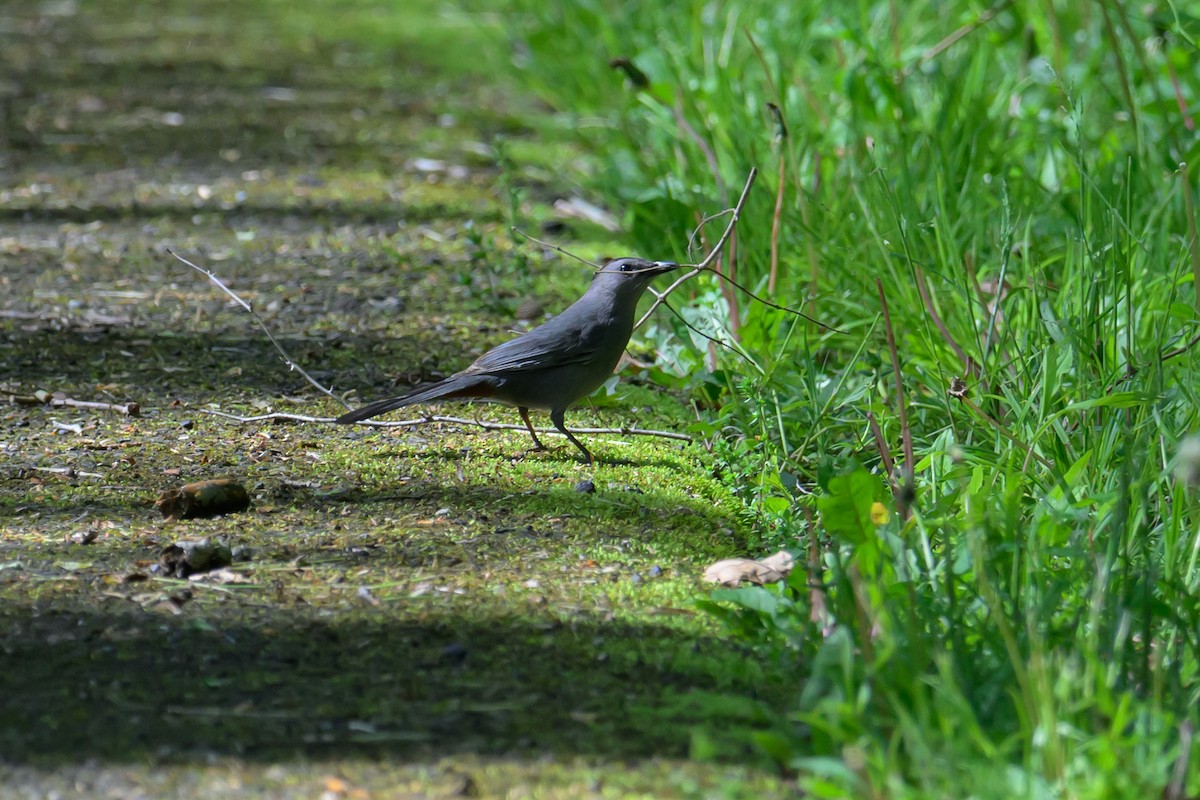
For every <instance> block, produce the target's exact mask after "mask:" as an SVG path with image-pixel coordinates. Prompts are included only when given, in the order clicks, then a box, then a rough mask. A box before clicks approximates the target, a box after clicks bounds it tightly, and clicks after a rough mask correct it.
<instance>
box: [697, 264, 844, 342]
mask: <svg viewBox="0 0 1200 800" xmlns="http://www.w3.org/2000/svg"><path fill="white" fill-rule="evenodd" d="M707 271H708V272H711V273H713V274H714V275H718V276H720V277H721V279H722V280H726V281H729V283H731V284H733V286H735V287H736V288H737V289H738V290H739V291H741V292H742V294H744V295H746V296H747V297H749V298H750V299H752V300H756V301H758V302H759V303H762V304H763V305H764V306H768V307H770V308H773V309H775V310H777V311H785V312H787V313H788V314H793V315H795V316H797V317H800V318H801V319H806V320H808V321H809V322H811V323H813V324H814V325H818V326H820V327H821V328H823V329H824V330H827V331H829V332H830V333H841V334H845V333H846V331H844V330H841V329H840V328H835V327H833V326H832V325H828V324H826V323H824V322H821V320H819V319H814V318H813V317H810V316H809V315H808V314H805V313H804V312H803V311H797V310H796V309H794V308H789V307H788V306H781V305H779V303H775V302H772V301H770V300H768V299H767V298H765V297H763V296H761V295H757V294H755V293H754V292H752V291H750V290H749V289H748V288H746V287H745V286H743V285H742V284H740V283H738V282H737V281H735V280H734V279H733V278H730V277H729V276H727V275H722V274H721V273H720V272H717V271H716V270H714V269H709V270H707Z"/></svg>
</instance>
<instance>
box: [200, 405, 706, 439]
mask: <svg viewBox="0 0 1200 800" xmlns="http://www.w3.org/2000/svg"><path fill="white" fill-rule="evenodd" d="M199 411H200V413H202V414H211V415H212V416H214V417H221V418H223V419H230V420H233V421H234V422H267V421H269V420H286V421H289V422H324V423H329V424H331V425H332V424H335V423H336V421H337V420H336V418H335V417H310V416H307V415H305V414H287V413H284V412H275V413H272V414H256V415H254V416H251V417H243V416H240V415H238V414H230V413H228V412H225V411H216V410H215V409H211V408H201V409H199ZM430 422H449V423H451V424H454V425H477V426H478V427H480V428H483V429H484V430H485V431H527V430H529V429H528V428H526V427H525V426H524V425H513V424H509V423H507V422H488V421H486V420H482V419H466V418H464V417H446V416H442V415H441V414H430V415H428V416H424V417H419V418H416V419H398V420H393V421H391V422H377V421H375V420H360V421H358V422H356V423H354V424H355V425H360V426H363V427H367V428H412V427H415V426H417V425H425V424H427V423H430ZM534 430H535V431H537V432H538V433H545V434H550V435H552V436H553V435H559V436H561V435H562V434H561V433H560V432H559V431H557V430H555V429H554V428H534ZM571 432H572V433H587V434H593V433H612V434H618V435H621V436H657V437H658V438H660V439H674V440H676V441H679V442H690V441H692V437H690V436H688V435H687V434H686V433H675V432H674V431H654V430H648V429H645V428H572V429H571Z"/></svg>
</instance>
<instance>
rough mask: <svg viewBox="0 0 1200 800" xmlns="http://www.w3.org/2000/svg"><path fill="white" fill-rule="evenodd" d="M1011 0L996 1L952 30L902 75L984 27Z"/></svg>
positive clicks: (904, 75) (909, 73) (906, 74)
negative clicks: (972, 19) (970, 20)
mask: <svg viewBox="0 0 1200 800" xmlns="http://www.w3.org/2000/svg"><path fill="white" fill-rule="evenodd" d="M1011 2H1012V0H1000V2H999V3H996V4H995V5H994V6H992V7H991V8H989V9H987V10H986V11H984V12H983V13H982V14H980V15H979V17H978V18H977V19H976V20H975V21H974V22H968V23H967V24H966V25H963V26H961V27H959V28H958V29H957V30H955V31H953V32H951V33H950V34H949V35H948V36H946V37H945V38H943V39H942V40H941V41H940V42H938V43H937V44H935V45H933V46H932V47H930V48H929V49H928V50H926V51H925V52H924V53H922V54H921V57H920V58H918V59H917V61H916V63H915V64H910V65H909V66H908V67H906V68H905V69H904V70H903V71H902V72H901V73H900V75H901V77H905V78H907V77H908V76H909V75H911V74H912V73H913V71H914V70H915V69H916V68H917V67H919V66H922V65H924V64H926V63H928V62H930V61H932V60H933V59H935V58H937V57H938V56H940V55H941V54H942V53H944V52H946V51H947V50H949V49H950V47H951V46H952V45H954V44H955V43H956V42H958V41H959V40H960V39H962V38H963V37H965V36H969V35H970V34H972V33H974V32H975V31H976V30H978V29H979V28H982V27H983V26H984V25H986V24H988V23H989V22H991V21H992V20H993V19H995V17H996V15H997V14H999V13H1000V12H1001V11H1003V10H1004V9H1005V8H1006V7H1007V6H1008V5H1009V3H1011Z"/></svg>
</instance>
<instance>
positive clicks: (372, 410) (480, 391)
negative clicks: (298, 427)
mask: <svg viewBox="0 0 1200 800" xmlns="http://www.w3.org/2000/svg"><path fill="white" fill-rule="evenodd" d="M496 381H497V379H496V378H494V377H492V376H490V375H451V376H450V377H449V378H446V379H445V380H444V381H438V382H437V383H430V384H427V385H425V386H419V387H417V388H416V389H415V390H414V391H411V392H409V393H408V394H405V395H400V396H399V397H388V398H385V399H383V400H376V401H375V402H374V403H368V404H367V405H365V406H363V407H362V408H356V409H355V410H353V411H349V412H347V413H345V414H342V415H341V416H340V417H338V418H337V420H335V421H336V422H337V423H339V424H341V425H347V424H349V423H351V422H359V421H360V420H364V419H370V418H371V417H377V416H379V415H380V414H386V413H387V412H389V411H392V410H394V409H397V408H403V407H404V406H412V405H416V404H417V403H432V402H436V401H438V400H456V399H467V398H471V397H490V396H491V395H492V393H493V392H494V391H495V390H496V388H497V386H496Z"/></svg>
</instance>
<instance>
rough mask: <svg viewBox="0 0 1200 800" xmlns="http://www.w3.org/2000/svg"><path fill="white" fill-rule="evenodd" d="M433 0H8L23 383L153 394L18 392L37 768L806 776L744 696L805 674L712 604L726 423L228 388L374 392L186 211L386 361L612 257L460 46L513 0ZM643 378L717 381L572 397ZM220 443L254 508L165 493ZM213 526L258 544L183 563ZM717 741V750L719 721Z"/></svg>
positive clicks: (728, 520) (664, 789)
mask: <svg viewBox="0 0 1200 800" xmlns="http://www.w3.org/2000/svg"><path fill="white" fill-rule="evenodd" d="M397 5H404V6H405V10H404V11H398V10H387V9H385V8H380V9H377V8H373V7H371V6H370V5H369V4H366V3H349V4H333V3H320V2H317V3H309V4H305V8H304V9H303V10H297V9H293V8H292V6H291V4H285V3H275V2H270V1H269V0H262V2H238V3H233V2H208V3H202V4H197V3H192V2H188V3H183V2H178V3H167V4H161V3H156V4H153V5H149V4H147V5H146V6H144V7H143V6H137V5H128V6H125V5H124V4H122V3H119V2H118V3H106V4H104V12H103V13H101V12H99V11H97V10H93V9H92V7H91V4H82V3H78V4H77V3H74V2H71V0H54V2H43V3H26V2H18V3H9V4H7V5H6V6H5V8H4V10H3V11H0V65H3V67H4V69H5V73H4V74H7V75H8V76H10V79H9V82H8V85H7V86H5V87H3V88H0V103H3V106H2V107H3V108H4V109H5V115H4V119H3V124H4V131H3V136H4V139H3V147H2V148H0V288H2V289H3V294H2V296H0V389H3V390H5V392H7V393H9V394H12V395H16V396H23V397H28V396H32V395H34V394H35V393H36V392H38V391H46V392H61V393H62V396H65V397H70V398H73V399H77V400H85V401H95V402H108V403H114V404H124V403H128V402H131V401H132V402H137V403H138V404H139V405H140V408H141V415H140V416H136V417H134V416H125V415H121V414H120V413H118V412H116V411H100V410H94V409H81V408H74V407H51V406H49V405H21V404H13V405H6V406H3V407H2V409H0V448H2V452H3V457H2V460H0V664H2V667H0V796H28V795H29V794H30V793H32V794H34V795H42V794H45V793H47V792H51V791H60V792H62V793H65V794H66V795H68V796H69V795H70V794H71V793H72V792H77V793H79V794H81V795H83V796H106V797H211V796H221V797H243V796H245V797H257V796H272V797H283V796H295V797H314V796H329V797H342V796H344V797H365V796H377V797H424V796H475V795H484V796H496V795H499V796H504V795H507V796H513V797H520V796H528V795H530V794H536V795H537V796H547V797H558V796H561V797H580V796H589V795H594V796H623V795H624V794H626V793H629V792H638V791H640V792H643V793H648V794H650V795H651V796H656V797H670V796H707V795H711V794H714V793H715V794H716V795H717V796H739V795H745V796H755V797H757V796H766V795H769V794H771V793H773V792H775V791H778V790H779V786H778V785H777V784H775V783H774V782H773V781H772V780H771V779H769V778H766V777H763V776H761V775H756V774H755V773H754V772H753V770H752V769H750V768H748V767H747V766H745V765H746V764H747V763H748V762H746V760H745V759H746V756H745V746H744V744H743V742H744V738H743V734H744V732H745V731H746V730H747V729H748V728H749V727H752V726H754V725H756V724H758V723H759V721H760V719H759V718H760V715H761V712H760V711H759V710H758V706H757V705H756V702H757V701H758V700H769V699H770V698H771V697H772V696H773V695H774V694H776V693H777V692H779V691H781V686H782V685H783V680H782V679H781V677H780V676H779V675H778V674H776V673H774V672H772V671H771V670H769V669H767V668H766V667H764V666H763V665H761V664H759V663H758V662H756V661H755V660H754V659H752V658H749V657H747V655H746V654H744V653H739V652H737V651H736V650H735V649H734V648H732V647H731V646H729V645H728V644H726V643H725V642H723V641H722V640H720V639H719V638H716V637H715V636H714V635H713V634H714V631H713V630H712V629H711V627H710V626H709V625H708V624H707V623H706V621H705V620H703V619H702V618H699V617H697V616H696V615H695V614H694V612H693V611H692V605H691V601H692V598H693V597H695V596H696V595H697V588H698V587H697V583H696V579H695V575H696V574H697V572H698V568H699V565H701V564H702V563H703V562H705V561H707V560H710V559H712V558H714V557H721V556H725V555H728V554H730V553H735V552H740V551H741V550H742V548H744V546H745V537H746V532H745V531H744V530H743V529H742V527H741V526H740V524H739V522H738V521H737V516H736V515H737V512H738V504H737V503H736V502H735V500H734V499H733V498H732V497H731V496H730V495H729V494H728V492H727V491H726V490H725V489H724V488H723V487H722V486H721V485H720V484H719V482H718V481H716V480H714V479H713V478H712V477H711V474H710V472H711V470H710V468H709V467H707V466H706V465H705V462H704V459H703V457H702V455H701V454H699V453H698V452H696V451H695V450H694V449H692V448H682V447H680V446H679V445H677V444H668V443H663V442H662V441H656V440H629V441H620V440H617V439H614V438H612V437H610V438H607V439H599V438H595V439H591V440H589V443H590V444H592V445H594V449H595V450H596V452H597V453H598V455H599V456H600V457H601V458H606V459H608V460H609V461H615V462H617V463H615V464H613V463H610V464H607V465H602V466H599V467H597V468H596V469H594V470H591V469H588V468H585V467H584V466H582V465H580V464H579V463H578V462H577V461H576V460H575V456H574V454H573V452H572V449H571V448H569V447H567V446H565V445H560V446H558V447H555V448H553V449H552V450H551V452H549V453H545V454H537V455H535V456H531V457H529V458H522V457H521V455H522V453H523V451H524V449H525V447H526V446H527V443H526V441H525V439H524V438H523V436H522V435H521V434H519V433H508V432H484V431H481V430H479V429H476V428H473V427H470V426H450V425H441V426H425V427H420V428H414V429H406V430H403V431H396V432H391V433H372V432H366V431H362V430H347V429H344V428H336V427H333V426H323V425H287V424H272V423H258V424H239V423H236V422H232V421H229V420H225V419H222V418H219V417H215V416H212V415H209V414H207V413H206V411H209V410H213V409H220V410H224V411H232V412H235V413H242V414H254V413H261V412H262V411H267V410H279V411H293V412H297V413H303V414H312V415H322V414H326V415H327V414H330V413H332V412H334V411H336V410H337V409H338V408H339V406H338V405H337V404H336V403H334V402H333V401H332V400H331V399H329V398H326V397H323V396H322V395H320V394H319V393H317V392H316V391H314V390H313V389H312V388H311V387H309V386H308V385H307V384H306V383H305V382H304V381H303V380H302V379H301V378H300V377H299V376H298V375H297V374H296V373H294V372H289V371H288V370H287V368H286V366H284V365H283V364H282V363H280V362H279V360H278V358H277V357H276V355H275V354H274V351H273V350H272V349H271V346H270V344H269V343H268V342H267V341H266V339H265V337H264V336H262V334H261V333H260V332H259V331H258V330H257V329H256V328H255V327H254V324H253V322H252V320H251V319H250V318H249V317H248V316H247V315H246V314H245V313H244V312H243V311H241V310H240V309H238V308H237V307H236V306H235V305H233V304H232V303H230V302H229V301H228V298H226V297H225V296H224V295H222V294H221V293H220V292H219V291H218V290H216V289H214V288H213V287H212V286H211V285H209V284H207V283H206V282H205V281H204V280H203V279H202V278H200V277H199V276H197V275H195V274H194V273H190V272H189V271H188V270H186V269H185V268H183V267H182V266H181V265H179V264H178V263H176V262H174V261H173V260H172V259H171V258H170V257H169V256H168V255H167V253H166V249H167V248H168V247H170V248H172V249H176V250H178V251H179V252H181V253H184V254H187V255H188V256H189V257H192V258H195V259H197V260H200V261H202V262H203V263H204V264H205V265H207V266H209V267H211V268H212V269H214V270H215V271H216V272H217V273H219V274H220V275H221V276H222V278H223V279H225V280H226V281H227V282H228V283H229V284H230V285H231V286H233V287H234V288H235V289H237V291H238V292H239V293H240V294H241V295H242V296H244V297H245V298H246V299H248V300H249V301H251V302H252V303H254V304H255V306H256V308H257V309H258V310H259V311H260V312H261V314H262V316H263V318H264V319H265V320H266V321H267V323H268V324H269V325H270V326H271V328H272V330H273V331H274V332H275V334H276V335H277V336H278V337H279V338H280V340H281V341H282V342H283V344H284V346H285V347H287V348H288V349H289V350H290V351H291V353H292V354H293V356H294V357H295V358H296V359H297V360H298V361H299V362H300V363H302V364H303V365H304V366H305V368H306V369H308V370H309V371H310V372H311V373H312V374H313V375H314V377H316V378H317V379H319V380H321V381H323V382H325V383H327V384H329V383H332V384H333V385H334V386H335V388H336V389H337V390H338V391H350V390H355V391H357V392H358V393H359V396H360V397H375V396H378V395H379V394H381V393H384V392H388V391H390V390H392V389H394V388H396V385H397V383H400V384H404V383H405V382H406V381H407V380H408V379H410V378H415V377H429V376H433V375H436V374H439V373H445V372H448V371H451V370H453V369H455V368H458V367H460V366H462V365H463V364H464V363H466V362H467V361H469V360H470V357H471V353H472V352H477V351H478V350H479V349H480V348H482V347H485V346H488V345H490V344H493V343H494V342H496V341H499V340H501V339H503V338H504V337H505V336H506V335H508V334H507V331H508V330H509V329H511V328H512V327H514V325H516V324H518V323H517V322H516V321H515V319H514V317H515V312H516V310H517V308H518V307H519V306H520V305H521V304H522V303H523V302H524V301H525V300H526V299H527V298H528V297H529V296H531V295H532V296H537V297H539V298H545V300H546V303H547V306H548V307H549V308H551V309H554V308H559V307H561V306H562V304H563V300H564V298H568V297H570V296H572V295H573V294H574V293H575V292H577V291H578V290H579V288H580V287H581V286H582V285H583V282H584V280H585V276H584V275H583V274H582V273H581V272H579V271H577V270H574V269H571V268H568V267H564V266H562V265H559V266H556V267H547V266H545V265H544V264H543V262H542V260H541V259H540V257H537V258H535V257H534V256H535V255H536V254H529V253H513V252H512V250H511V244H510V241H509V237H508V235H507V233H506V218H505V212H504V209H505V208H506V207H507V198H505V200H504V202H501V197H502V195H503V192H502V191H501V189H500V188H499V187H500V186H501V185H503V184H504V183H505V181H504V180H502V179H511V180H513V181H515V182H516V183H518V184H519V185H521V186H523V187H524V190H525V191H526V192H527V194H528V195H529V196H530V197H532V198H534V199H537V198H539V197H543V196H544V198H549V197H551V196H553V194H554V192H555V191H558V189H556V187H555V185H554V179H553V178H552V176H551V175H550V173H548V172H546V171H545V170H544V169H541V168H540V167H539V165H538V163H537V155H536V154H537V153H539V152H540V153H542V156H543V157H545V153H546V152H547V150H546V148H545V147H544V146H543V145H542V143H540V142H538V141H537V140H536V139H534V138H533V137H532V134H530V133H529V131H528V130H527V129H526V127H525V126H524V125H523V124H522V121H521V120H522V116H521V115H522V114H529V113H531V112H530V111H529V110H528V108H523V107H522V106H520V105H517V106H513V105H512V104H511V101H510V100H509V99H508V98H507V97H506V96H505V94H504V93H503V92H502V91H500V90H496V89H493V88H490V87H489V86H487V85H484V84H481V83H480V82H479V81H478V80H477V79H472V78H469V77H467V76H465V75H464V74H463V73H462V72H461V71H458V72H455V71H447V70H440V71H439V69H438V68H437V67H436V64H437V63H443V64H445V63H447V62H449V61H453V60H454V59H455V56H454V54H453V52H452V51H451V50H449V49H448V48H451V46H452V44H453V43H457V45H455V46H457V47H458V48H459V50H460V53H459V56H458V57H459V58H462V57H464V55H463V54H466V53H469V52H471V47H472V45H471V44H466V45H464V44H463V42H471V41H476V43H477V40H472V39H471V38H470V37H472V36H474V37H478V36H479V35H480V33H479V31H478V30H475V29H473V28H471V26H469V25H465V24H463V23H462V22H461V21H459V22H453V21H452V22H449V23H448V22H446V21H445V20H444V19H439V18H438V17H436V16H435V15H434V14H433V13H432V12H431V11H430V10H429V9H427V8H425V7H424V5H423V4H420V3H404V4H397ZM335 9H336V10H335ZM439 60H440V61H439ZM430 64H434V65H435V66H433V67H431V66H428V65H430ZM514 108H515V109H516V110H513V109H514ZM500 133H503V134H505V135H506V136H507V137H508V139H509V141H510V142H511V143H512V145H511V148H512V151H513V152H514V153H516V154H517V155H514V161H515V163H517V164H518V166H517V167H516V168H515V171H514V173H513V174H510V175H507V176H506V175H502V174H501V173H500V172H499V171H498V170H497V168H496V166H495V164H496V161H495V158H494V156H493V155H492V154H491V153H492V142H493V141H494V139H495V137H496V135H497V134H500ZM551 152H552V151H551ZM521 153H525V154H527V156H526V157H524V160H522V159H523V156H521V155H520V154H521ZM539 208H541V207H540V206H537V205H536V204H534V205H531V206H529V209H531V212H530V213H532V214H533V215H534V216H537V215H538V214H539V213H541V212H539V211H538V209H539ZM0 399H6V398H0ZM459 411H460V412H462V410H461V409H459ZM463 413H466V414H468V415H471V414H478V415H480V416H482V417H484V418H488V419H495V420H503V421H505V422H513V421H516V420H515V419H511V417H513V416H514V415H512V414H511V412H509V411H507V410H504V409H490V408H484V409H478V410H472V411H467V412H463ZM634 415H636V416H637V419H639V421H641V422H642V423H644V424H647V425H650V426H653V427H668V428H671V427H674V428H677V429H682V427H683V426H684V425H686V420H687V412H686V410H685V409H682V408H680V407H679V404H678V403H677V402H676V401H673V400H672V399H671V398H669V397H667V396H666V395H664V394H662V393H660V392H657V391H654V390H652V389H650V388H645V387H642V388H637V387H626V388H623V389H621V390H620V392H619V393H618V395H617V397H616V399H615V400H614V401H613V402H612V403H611V405H608V406H605V407H602V408H601V409H600V410H598V411H590V410H587V409H584V410H582V411H577V412H575V413H574V414H572V415H569V417H568V421H569V422H570V423H572V424H574V425H577V426H583V425H587V424H615V423H619V422H628V421H629V420H630V419H631V418H632V417H633V416H634ZM557 441H561V440H557ZM217 475H231V476H234V477H236V478H237V479H239V480H240V481H242V482H243V483H244V484H245V485H246V486H247V487H248V488H249V489H250V491H251V494H252V496H253V499H254V505H253V508H252V510H251V511H250V512H247V513H245V514H239V515H233V516H229V517H225V518H221V519H217V520H211V521H199V522H186V523H183V522H180V523H174V524H165V523H163V522H162V521H161V520H160V519H158V515H157V513H156V512H155V509H154V508H153V505H152V501H153V499H154V497H155V496H157V494H158V493H159V492H161V491H162V490H164V489H166V488H169V487H171V486H176V485H178V484H181V483H185V482H188V481H191V480H197V479H202V478H208V477H213V476H217ZM584 478H590V479H592V480H594V482H595V484H596V486H597V487H598V491H597V492H596V493H595V494H580V493H578V492H576V491H575V485H576V483H577V482H578V481H580V480H581V479H584ZM201 536H220V537H224V538H225V540H226V541H228V542H229V544H231V545H232V546H233V547H234V548H235V559H236V560H235V563H234V565H233V569H232V570H227V571H225V572H224V573H221V574H220V575H219V576H218V577H217V578H215V579H212V580H208V581H186V580H175V579H171V578H167V577H165V576H163V575H162V574H161V573H158V572H155V571H154V567H153V565H154V562H155V559H156V558H157V554H158V552H159V551H160V549H161V548H162V547H163V546H164V545H167V544H169V543H171V542H173V541H175V540H177V539H180V538H196V537H201ZM84 541H86V542H87V543H80V542H84ZM696 743H700V746H701V750H702V751H704V752H711V753H712V754H714V755H715V756H717V759H718V761H717V763H715V764H712V765H704V764H700V763H697V762H690V761H685V760H681V759H683V758H684V757H686V756H687V754H688V752H689V747H690V746H691V745H693V744H696ZM739 764H741V766H739ZM322 792H324V793H325V794H324V795H322ZM356 792H357V794H356Z"/></svg>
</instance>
